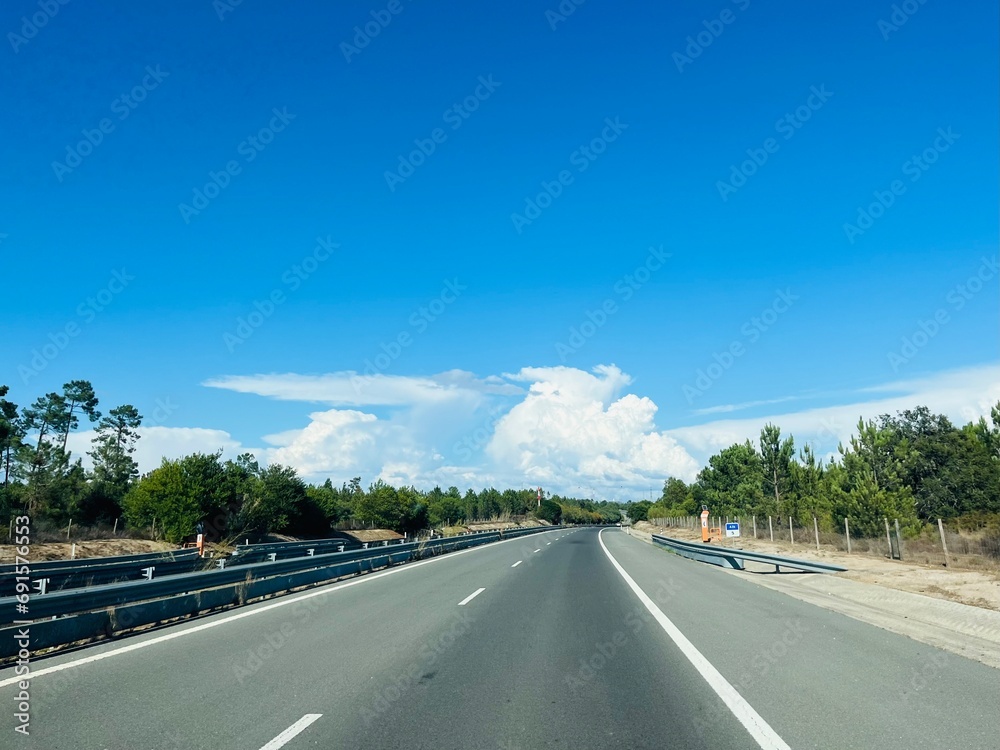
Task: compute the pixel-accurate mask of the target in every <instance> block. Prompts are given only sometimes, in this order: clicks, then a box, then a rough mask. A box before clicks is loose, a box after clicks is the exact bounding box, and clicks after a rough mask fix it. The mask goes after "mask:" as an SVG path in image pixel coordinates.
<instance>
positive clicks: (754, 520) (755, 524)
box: [750, 516, 757, 539]
mask: <svg viewBox="0 0 1000 750" xmlns="http://www.w3.org/2000/svg"><path fill="white" fill-rule="evenodd" d="M750 518H751V519H752V520H753V538H754V539H756V538H757V516H751V517H750Z"/></svg>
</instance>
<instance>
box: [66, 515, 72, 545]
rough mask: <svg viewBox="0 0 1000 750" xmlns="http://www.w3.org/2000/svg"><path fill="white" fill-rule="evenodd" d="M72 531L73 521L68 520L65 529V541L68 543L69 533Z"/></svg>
mask: <svg viewBox="0 0 1000 750" xmlns="http://www.w3.org/2000/svg"><path fill="white" fill-rule="evenodd" d="M72 530H73V519H72V518H71V519H69V526H67V527H66V541H69V533H70V532H71V531H72Z"/></svg>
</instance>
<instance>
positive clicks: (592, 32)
mask: <svg viewBox="0 0 1000 750" xmlns="http://www.w3.org/2000/svg"><path fill="white" fill-rule="evenodd" d="M229 5H231V3H230V4H229ZM229 5H224V4H223V3H221V2H218V3H215V5H213V3H212V2H209V1H208V0H199V1H198V2H188V1H186V0H182V1H180V2H173V3H169V4H167V3H160V4H154V5H153V6H137V5H135V4H131V3H130V4H126V3H106V4H103V5H102V6H101V7H95V6H94V5H93V4H86V3H80V2H69V3H67V4H66V5H61V6H56V5H53V6H51V7H49V6H46V5H45V4H44V3H32V2H21V1H18V2H11V3H8V4H6V5H5V6H4V8H3V10H2V11H0V30H3V31H4V33H5V37H6V47H5V48H4V49H3V50H0V66H2V67H0V75H2V77H3V84H4V87H5V91H6V92H7V101H8V107H7V112H6V115H5V123H4V127H5V130H6V135H7V137H5V138H3V139H2V140H0V150H2V157H3V163H4V164H5V165H6V166H7V169H6V170H5V177H4V184H5V188H6V189H5V201H4V206H5V211H4V212H3V213H2V214H0V233H2V234H3V235H5V236H4V237H3V238H2V244H0V249H2V250H3V251H4V255H3V257H4V264H3V268H4V271H3V274H4V278H5V279H6V280H7V281H8V283H6V284H5V285H4V295H3V302H2V306H3V316H2V320H3V324H2V326H3V327H2V338H0V340H2V347H3V356H2V359H0V382H5V383H8V384H10V385H11V387H12V394H11V395H12V396H13V398H14V400H15V401H18V402H19V403H22V404H23V403H28V402H30V401H31V400H33V399H34V398H35V397H37V396H38V395H40V394H41V393H44V392H46V391H48V390H53V389H58V388H59V387H60V386H61V384H62V383H64V382H66V381H67V380H70V379H75V378H86V379H89V380H91V381H92V382H93V383H94V385H95V387H96V388H97V390H98V393H99V395H100V396H101V398H102V403H103V404H104V405H105V406H106V407H108V408H110V407H111V406H113V405H115V404H118V403H124V402H128V403H133V404H135V405H136V406H137V407H138V408H139V409H140V411H141V412H142V413H143V414H145V415H146V416H147V417H148V418H150V419H149V421H153V422H156V423H157V424H155V425H151V429H150V430H149V431H147V433H146V434H145V436H144V449H143V451H142V452H141V454H140V455H141V458H142V461H143V463H144V466H143V468H145V469H148V468H151V466H152V465H155V463H156V461H157V459H158V457H159V455H162V454H168V455H176V454H178V453H181V452H184V451H187V450H195V449H201V450H214V449H215V448H218V447H222V448H224V449H225V450H226V451H227V453H232V452H234V451H238V450H242V449H251V450H254V451H256V452H258V454H259V455H261V457H263V458H266V459H267V460H278V461H282V462H286V463H291V464H293V465H296V466H297V467H298V468H300V470H301V471H302V472H303V473H305V474H307V475H308V476H309V477H311V478H323V477H325V476H332V477H333V478H334V480H335V481H338V482H339V481H342V480H344V479H348V478H350V477H351V476H354V475H356V474H361V475H362V476H363V478H364V479H365V481H370V480H372V479H374V478H375V476H376V475H382V476H384V477H386V478H389V479H394V480H396V481H407V482H409V481H413V482H416V483H417V484H418V485H421V486H427V485H429V484H432V483H434V482H436V481H440V482H442V483H445V484H450V483H456V484H459V485H460V486H462V485H465V486H470V485H471V486H478V485H482V484H488V483H491V482H495V483H498V484H514V485H517V484H519V483H521V482H522V481H523V482H527V483H530V484H535V483H539V482H546V483H547V484H548V486H550V487H552V488H553V489H559V490H562V491H566V492H578V491H580V490H581V488H585V489H587V490H590V489H591V488H593V490H594V491H596V492H601V493H603V494H605V495H613V494H616V493H620V492H625V491H627V490H629V489H631V490H632V491H639V490H640V488H642V489H644V488H646V487H647V486H648V485H649V484H650V483H652V484H654V485H659V483H661V482H662V480H663V478H665V476H667V475H668V474H678V475H681V476H684V477H685V478H691V477H692V476H693V475H694V473H695V472H696V470H697V467H698V466H700V465H701V464H702V462H703V461H704V460H705V459H706V458H707V456H708V455H709V454H710V453H711V452H712V450H714V449H717V447H718V446H720V445H723V444H725V442H726V441H727V440H729V439H730V438H734V439H743V436H752V435H754V434H755V433H756V432H757V431H758V430H759V427H760V424H762V423H763V422H764V421H766V420H767V419H769V418H775V419H777V420H778V423H779V424H781V425H782V426H787V427H786V429H792V428H793V427H794V429H792V432H794V433H795V434H796V436H797V437H799V438H800V442H801V441H803V440H814V441H815V442H817V444H818V445H819V446H820V448H821V449H824V450H833V449H834V448H835V447H836V442H837V439H840V438H843V437H844V436H846V435H847V434H848V433H849V432H850V427H851V425H852V424H853V423H854V422H855V421H856V419H857V417H858V416H861V415H865V416H870V415H874V414H877V413H880V412H881V411H883V410H885V409H886V408H896V407H897V406H907V405H915V404H918V403H927V404H928V405H929V406H931V407H933V408H936V409H938V410H940V411H944V412H946V413H948V414H949V415H950V416H952V417H953V418H954V419H956V420H958V421H963V420H964V419H965V418H966V417H971V416H974V415H975V414H978V413H982V412H983V411H984V410H988V405H989V403H990V402H991V401H993V402H995V401H996V400H997V399H998V398H1000V393H998V381H1000V371H998V368H997V363H998V356H997V355H998V351H997V345H998V336H997V332H998V307H1000V304H998V303H1000V294H998V289H1000V287H998V279H1000V274H998V271H997V267H996V260H997V205H998V189H997V184H998V183H997V174H996V165H997V157H998V153H997V132H998V125H1000V122H998V112H997V109H998V107H997V96H996V91H997V88H998V81H997V69H998V68H997V52H998V43H997V28H998V19H997V8H996V6H995V4H991V3H986V2H980V1H979V0H976V1H975V2H968V3H963V4H961V5H960V6H958V7H956V6H954V5H946V4H944V3H940V2H935V1H934V0H930V1H929V2H926V3H925V4H923V5H921V4H919V3H918V2H915V1H914V2H912V4H905V3H904V4H902V5H904V6H905V7H906V9H908V10H909V11H912V13H910V14H909V15H907V14H906V13H905V12H903V11H897V12H896V16H895V17H894V16H893V14H894V8H893V4H891V3H886V4H884V5H880V4H877V3H876V4H872V3H863V2H852V1H848V2H838V3H832V2H830V3H816V4H801V3H790V2H779V3H764V2H760V0H738V1H737V2H722V1H721V0H720V1H719V2H715V3H708V4H706V3H691V2H687V3H674V4H669V6H668V7H663V6H662V5H661V4H658V3H656V4H654V3H648V2H642V3H640V2H631V3H624V4H621V3H619V4H610V3H602V2H598V1H597V0H590V1H589V2H585V3H583V4H581V5H579V6H578V7H576V6H574V5H573V4H572V3H569V2H566V3H564V4H563V5H562V6H560V5H559V4H558V3H556V2H555V1H554V0H550V1H549V2H513V3H506V4H493V5H486V6H479V5H478V4H477V5H475V6H470V7H463V8H440V7H437V6H436V5H434V4H430V3H420V2H408V1H407V0H399V2H395V3H391V4H390V3H388V2H385V3H382V2H378V3H374V4H369V3H367V2H341V3H337V4H336V6H335V7H327V4H321V3H301V4H298V5H296V6H295V7H292V8H288V7H285V6H280V7H279V6H276V5H274V4H266V3H263V2H260V0H243V2H242V3H239V4H238V5H235V6H232V7H229ZM55 7H58V10H57V12H56V13H55V14H54V15H53V14H52V8H55ZM560 7H562V9H563V13H562V14H560V15H559V16H557V15H554V13H559V8H560ZM574 7H575V9H574V10H573V11H572V13H569V14H565V10H566V9H569V8H574ZM46 8H48V10H46ZM393 11H395V12H393ZM900 13H902V14H903V15H900ZM220 15H221V18H220ZM386 19H389V22H388V23H387V24H386V23H385V20H386ZM900 21H905V22H904V23H900ZM39 22H43V23H39ZM880 22H881V23H880ZM366 24H368V29H369V31H372V30H375V29H376V27H377V30H378V33H377V35H375V36H374V37H372V38H368V39H365V38H362V37H359V36H358V34H357V32H356V31H355V27H365V25H366ZM553 27H554V28H553ZM362 31H364V29H362ZM689 37H690V39H689ZM366 41H367V43H365V42H366ZM362 44H363V45H364V46H363V47H362V46H361V45H362ZM123 97H124V98H123ZM456 106H457V109H456ZM276 113H277V114H276ZM609 123H611V124H609ZM102 129H103V130H102ZM88 134H89V135H88ZM88 138H89V140H90V141H99V142H98V143H97V144H96V145H93V146H91V144H90V143H88V142H87V141H88ZM81 142H82V143H81ZM421 144H422V148H423V151H424V152H430V153H429V154H427V153H421V151H420V149H421ZM431 147H433V151H431ZM754 160H756V163H755V162H754ZM401 161H402V162H404V165H403V166H402V168H401ZM411 168H412V169H411ZM227 170H228V171H227ZM393 173H395V176H392V174H393ZM213 175H214V177H213ZM387 175H388V176H387ZM734 175H735V176H734ZM213 180H214V182H215V184H222V185H223V186H222V187H221V188H219V189H218V190H216V188H215V185H211V186H210V187H207V188H206V186H207V185H210V183H212V182H213ZM725 183H728V187H727V186H725ZM546 185H547V186H548V187H547V188H546ZM894 188H895V189H894ZM546 190H547V191H548V192H549V193H550V194H556V195H555V197H551V198H550V197H549V196H547V195H545V194H544V193H545V192H546ZM198 191H201V193H203V194H204V193H206V191H207V193H208V196H209V197H208V198H205V199H203V198H199V197H198V195H197V192H198ZM539 196H541V197H539ZM880 196H881V198H880ZM879 200H881V202H882V203H883V204H890V205H888V207H883V206H880V205H878V202H879ZM198 201H204V202H200V203H199V202H198ZM539 204H542V206H543V207H541V208H538V209H537V211H536V209H535V208H534V207H535V206H538V205H539ZM872 204H875V205H874V207H873V206H872ZM185 205H186V206H190V207H191V208H185ZM192 209H194V210H192ZM859 212H863V213H864V214H865V216H859ZM515 214H518V215H520V216H522V217H524V218H523V219H521V218H518V217H517V216H514V215H515ZM872 214H877V217H875V218H871V219H870V223H869V217H870V216H871V215H872ZM845 225H854V227H855V229H852V228H850V227H846V228H845ZM859 230H860V231H859ZM116 274H117V276H116ZM123 280H124V281H123ZM272 294H276V298H275V299H278V300H280V301H278V302H274V301H273V300H272V301H271V302H270V304H272V306H273V309H271V308H268V300H269V298H270V297H271V295H272ZM89 300H93V302H91V301H89ZM257 303H259V304H257ZM261 309H263V310H265V311H269V314H268V315H264V314H262V313H260V312H259V311H260V310H261ZM602 310H603V313H602V312H601V311H602ZM254 315H258V316H259V317H251V316H254ZM602 315H603V317H602ZM935 316H937V320H935ZM241 320H243V321H248V323H247V324H246V325H249V326H250V327H249V328H248V327H246V326H244V327H243V328H240V321H241ZM594 321H598V322H599V323H600V325H598V324H597V323H595V322H594ZM251 324H253V325H251ZM67 326H69V331H70V333H67ZM574 329H575V330H576V331H577V332H578V333H577V334H576V337H575V338H574V333H573V331H574ZM241 331H242V333H240V332H241ZM247 332H250V334H251V335H249V336H246V335H245V334H246V333H247ZM928 332H931V333H930V334H929V333H928ZM233 336H239V337H240V338H241V339H242V341H238V342H236V343H234V340H233V338H232V337H233ZM400 336H402V337H403V339H402V340H403V341H405V342H408V343H406V344H405V345H402V344H401V345H399V349H398V352H397V351H396V350H395V349H394V346H393V342H399V341H400ZM904 339H905V340H907V341H909V344H907V343H906V341H904ZM914 339H916V341H915V342H914ZM53 342H54V343H53ZM573 342H575V343H573ZM46 347H47V348H46ZM386 352H388V353H386ZM727 352H729V354H727ZM733 352H739V353H738V354H734V353H733ZM380 354H381V355H382V358H381V359H378V358H379V355H380ZM53 355H54V356H53ZM397 355H398V356H397ZM382 365H385V366H382ZM595 368H598V369H597V370H595ZM366 369H367V370H368V372H367V375H366V374H365V371H366ZM446 373H450V374H446ZM355 374H358V375H355ZM352 377H353V378H354V379H352ZM358 377H360V379H358ZM699 379H700V380H699ZM706 386H707V387H706ZM893 399H899V401H898V402H897V401H895V400H893ZM158 404H159V406H158ZM164 404H166V405H167V407H166V408H164ZM748 404H749V406H746V405H748ZM736 407H740V408H736ZM154 412H155V413H156V414H157V417H156V419H153V418H152V415H153V414H154ZM581 415H588V416H585V417H581ZM831 415H836V416H835V417H833V416H831ZM580 420H582V421H580ZM831 420H832V421H831ZM834 422H835V423H836V426H834V427H831V426H830V425H831V424H833V423H834ZM477 434H478V435H479V437H478V438H474V437H470V436H474V435H477ZM86 437H87V436H86V435H81V436H80V437H79V439H78V440H77V442H76V444H77V446H78V451H77V452H78V453H82V451H83V450H85V444H86Z"/></svg>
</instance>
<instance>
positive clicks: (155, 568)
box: [0, 550, 212, 597]
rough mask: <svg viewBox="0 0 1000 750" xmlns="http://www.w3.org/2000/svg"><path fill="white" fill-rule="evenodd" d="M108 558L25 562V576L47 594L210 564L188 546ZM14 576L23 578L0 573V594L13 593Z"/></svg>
mask: <svg viewBox="0 0 1000 750" xmlns="http://www.w3.org/2000/svg"><path fill="white" fill-rule="evenodd" d="M111 559H112V558H104V559H103V560H102V559H101V558H95V559H94V560H93V561H87V562H89V563H90V564H78V565H77V566H76V567H70V566H60V567H57V568H51V567H42V566H40V565H29V566H26V567H27V568H28V570H29V574H28V576H27V577H28V579H29V581H30V585H31V591H32V592H33V593H35V594H39V593H45V594H49V593H53V592H55V591H62V590H65V589H79V588H86V587H88V586H99V585H103V584H108V583H118V582H120V581H129V580H131V581H139V580H143V579H144V578H148V577H149V576H150V575H155V576H156V577H160V576H165V575H176V574H178V573H191V572H194V571H196V570H203V569H205V568H207V567H210V566H211V565H212V562H211V561H209V560H203V559H202V558H201V557H199V556H198V551H197V550H190V554H189V551H188V550H183V551H182V552H181V553H178V554H177V555H176V557H174V558H172V557H171V556H169V555H161V556H159V557H155V558H151V559H147V560H135V561H126V562H109V561H110V560H111ZM60 562H66V561H62V560H61V561H60ZM77 562H78V563H79V561H77ZM150 569H152V570H150ZM18 578H21V579H22V582H23V579H24V576H18V575H16V572H15V573H4V574H0V597H9V596H14V595H15V593H17V584H18Z"/></svg>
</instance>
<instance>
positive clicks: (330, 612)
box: [0, 529, 1000, 750]
mask: <svg viewBox="0 0 1000 750" xmlns="http://www.w3.org/2000/svg"><path fill="white" fill-rule="evenodd" d="M32 669H33V676H32V680H31V684H30V688H29V690H28V693H29V703H30V708H29V713H30V724H29V727H28V731H29V732H30V734H29V735H28V736H24V735H22V734H20V733H18V732H16V731H15V729H14V727H15V725H16V724H17V723H18V722H16V721H15V719H14V714H15V713H16V712H17V710H18V698H17V696H18V692H19V689H18V685H17V684H16V681H17V679H19V678H18V677H16V676H15V675H14V671H13V669H12V668H8V669H4V670H0V706H2V710H0V715H2V716H3V719H2V726H0V747H2V748H21V747H23V748H39V749H42V748H44V749H45V750H60V749H61V748H67V749H69V748H72V750H190V749H191V748H206V749H207V748H211V749H212V750H225V749H228V748H233V749H234V750H236V749H237V748H238V749H239V750H260V749H263V748H266V750H277V749H278V748H287V749H288V750H304V749H305V748H361V747H371V748H396V747H400V748H463V749H466V748H477V749H478V748H496V749H497V750H504V749H506V750H514V749H515V748H566V749H567V750H570V749H572V750H587V749H590V748H594V749H597V748H646V747H648V748H678V749H680V750H696V749H697V748H706V749H707V748H711V750H737V749H740V750H743V749H748V750H753V749H754V748H769V749H771V748H796V750H798V749H799V748H832V749H834V750H852V749H853V748H864V750H870V749H871V748H879V750H894V749H895V748H900V749H902V748H905V749H906V750H918V749H920V748H927V749H928V750H947V749H948V748H955V749H956V750H958V749H959V748H961V750H975V749H977V748H982V749H984V750H998V749H1000V673H998V672H997V670H994V669H991V668H989V667H986V666H983V665H981V664H978V663H976V662H973V661H970V660H967V659H964V658H963V657H960V656H956V655H953V654H950V653H946V652H943V651H940V650H937V649H934V648H932V647H930V646H925V645H923V644H920V643H918V642H916V641H912V640H909V639H907V638H905V637H902V636H898V635H894V634H892V633H889V632H887V631H884V630H881V629H879V628H876V627H873V626H870V625H867V624H864V623H861V622H858V621H856V620H852V619H850V618H848V617H845V616H843V615H840V614H837V613H835V612H831V611H828V610H825V609H820V608H818V607H814V606H812V605H810V604H807V603H805V602H802V601H799V600H797V599H793V598H790V597H788V596H785V595H784V594H782V593H780V592H777V591H773V590H771V589H767V588H764V587H761V586H756V585H754V584H753V583H749V582H747V581H743V580H740V579H739V578H737V577H735V576H731V575H729V574H728V573H726V572H725V571H723V570H720V569H717V568H714V567H712V566H708V565H704V564H702V563H697V562H694V561H691V560H686V559H683V558H679V557H676V556H674V555H671V554H669V553H668V552H666V551H664V550H660V549H656V548H653V547H652V546H650V545H648V544H645V543H643V542H641V541H639V540H637V539H635V538H632V537H629V536H627V535H625V534H624V533H622V532H621V530H619V529H605V530H603V531H600V532H599V530H597V529H577V530H572V529H556V530H554V531H551V532H546V533H544V534H539V535H536V536H533V537H529V538H526V539H516V540H511V541H508V542H503V543H499V544H492V545H487V546H485V547H481V548H476V549H473V550H469V551H466V552H461V553H457V554H450V555H446V556H442V557H439V558H435V559H433V560H429V561H425V562H421V563H416V564H408V565H403V566H399V567H396V568H392V569H390V570H388V571H385V572H383V573H378V574H372V575H366V576H360V577H358V578H354V579H351V580H349V581H345V582H341V583H339V584H333V585H330V586H325V587H322V588H319V589H315V590H311V591H308V592H306V593H304V594H297V595H290V596H286V597H281V598H278V599H273V600H270V601H268V602H263V603H260V604H257V605H254V606H251V607H246V608H243V609H239V610H233V611H230V612H226V613H221V614H218V615H214V616H211V617H206V618H202V619H199V620H196V621H193V622H189V623H185V624H182V625H177V626H174V627H169V628H163V629H160V630H157V631H153V632H149V633H145V634H143V635H139V636H134V637H129V638H124V639H120V640H118V641H116V642H112V643H106V644H102V645H99V646H95V647H91V648H86V649H80V650H77V651H75V652H73V653H67V654H62V655H59V656H55V657H50V658H46V659H37V660H35V661H34V662H33V663H32Z"/></svg>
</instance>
